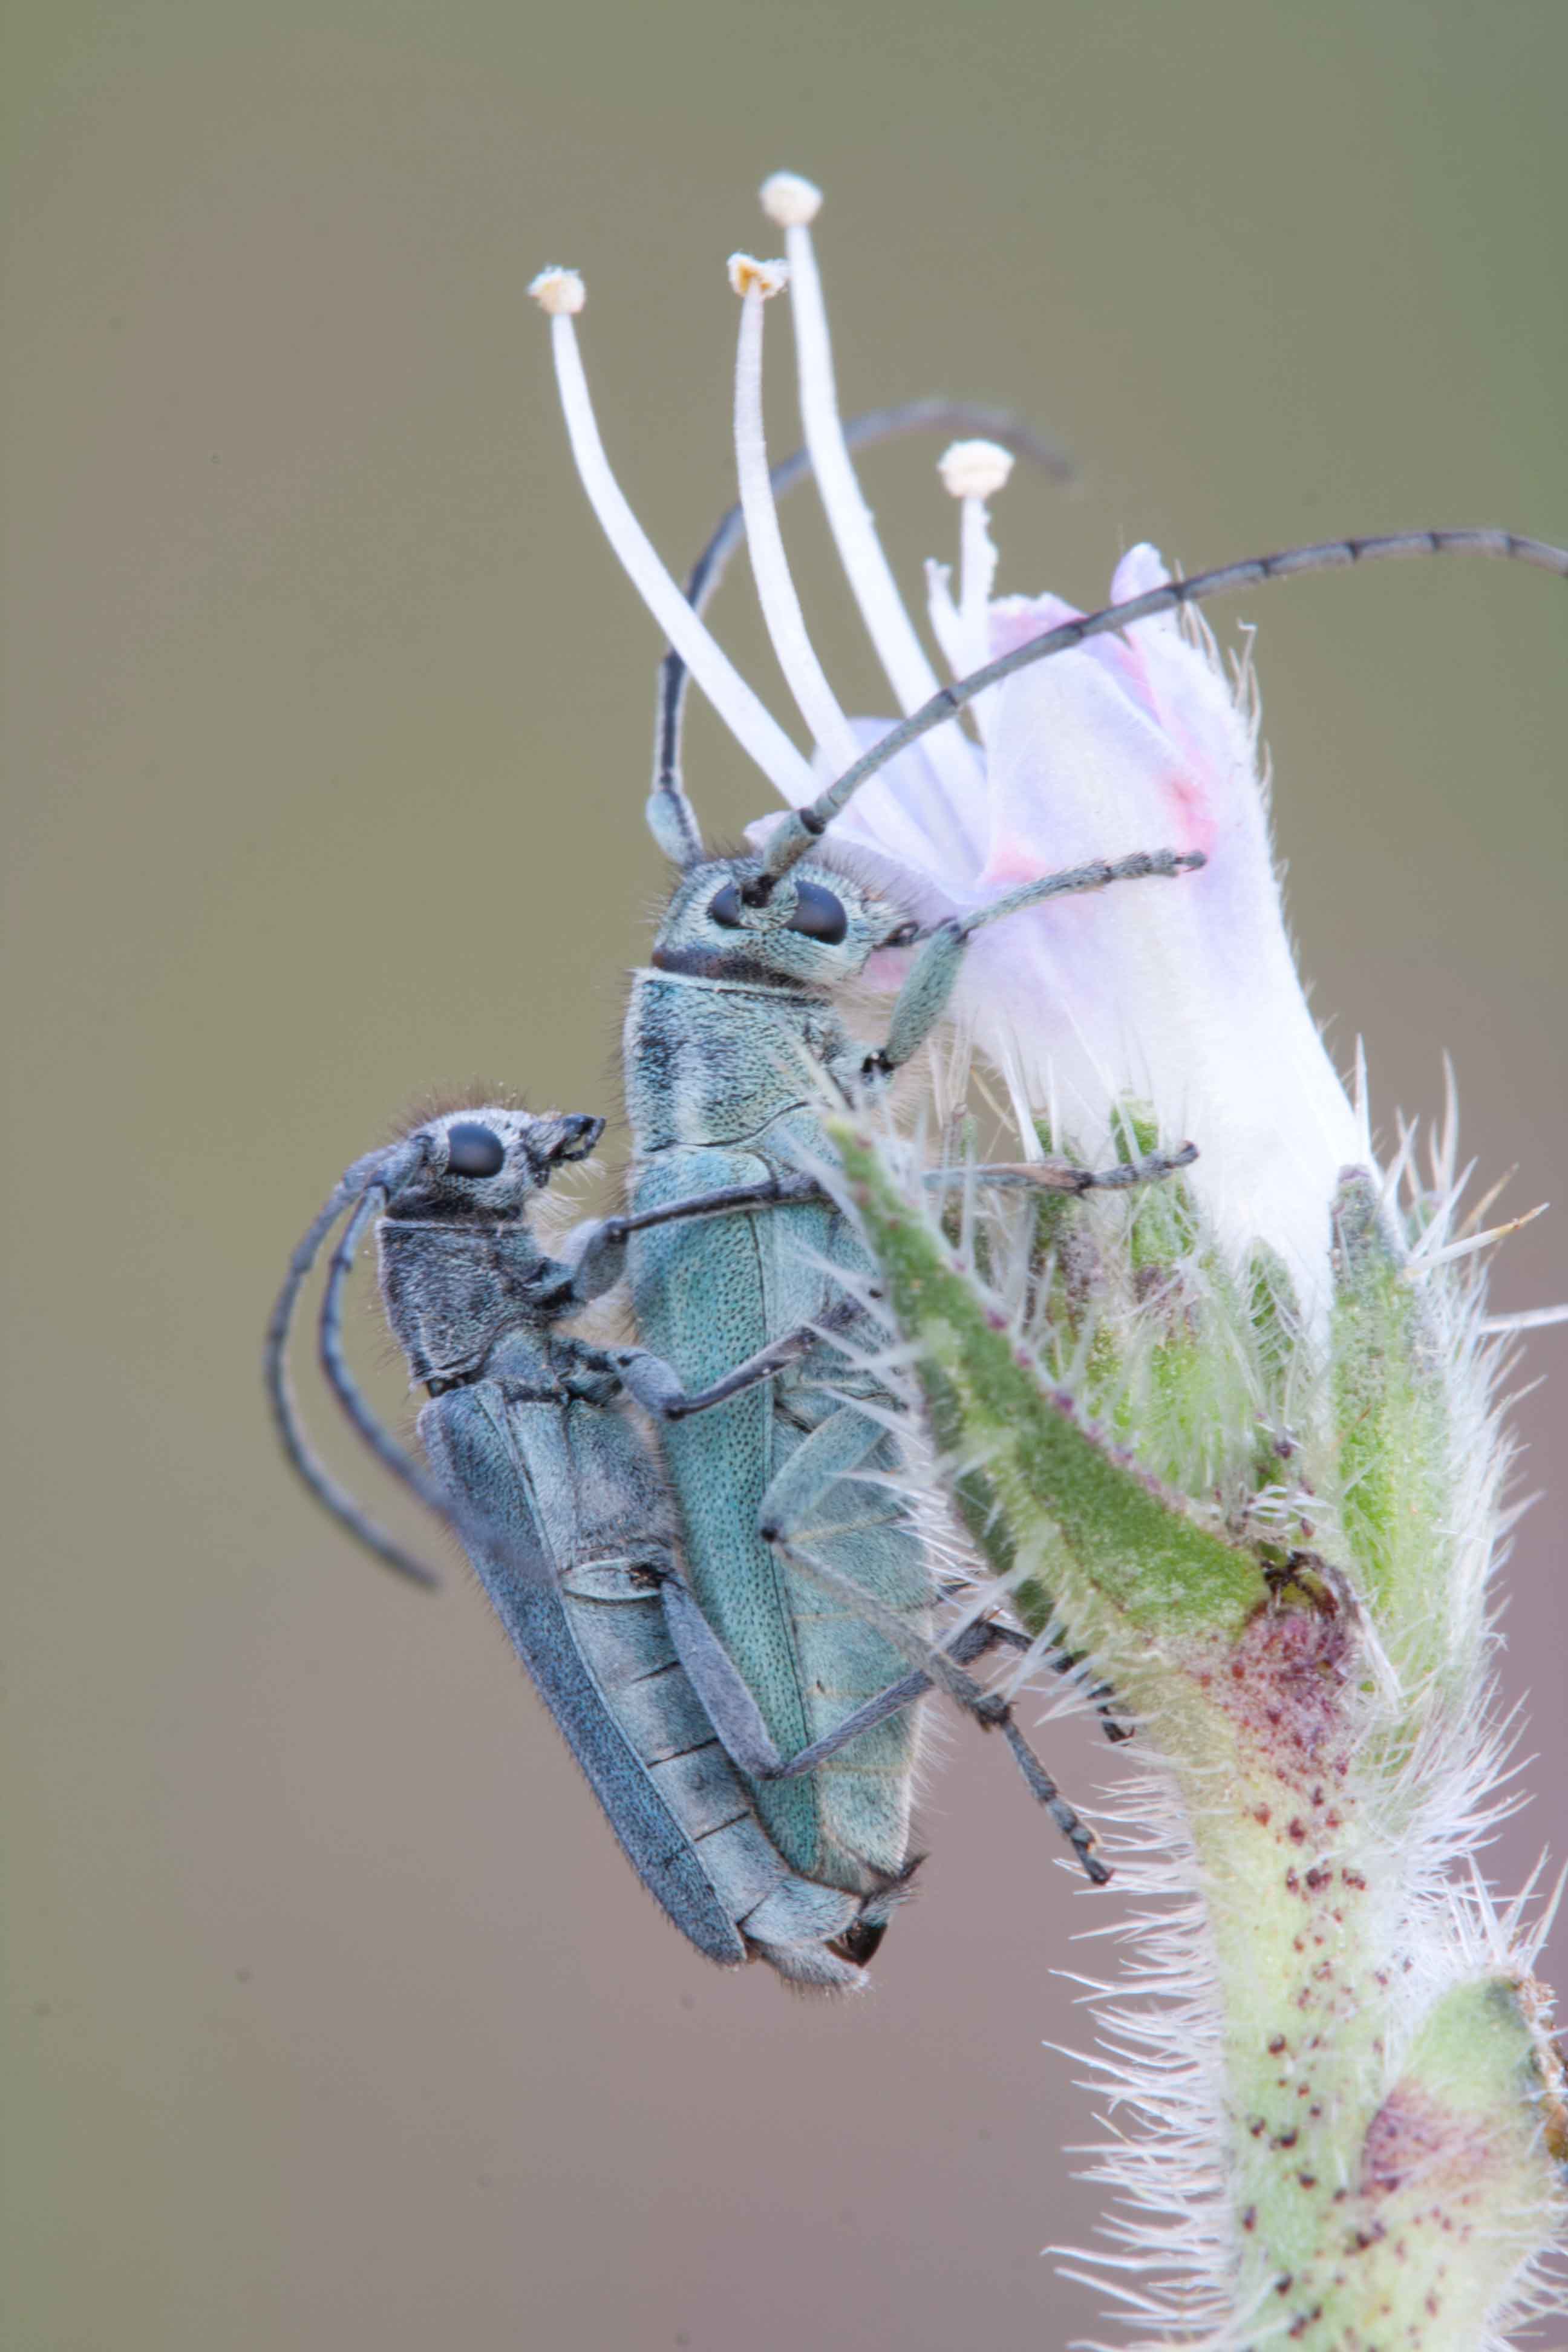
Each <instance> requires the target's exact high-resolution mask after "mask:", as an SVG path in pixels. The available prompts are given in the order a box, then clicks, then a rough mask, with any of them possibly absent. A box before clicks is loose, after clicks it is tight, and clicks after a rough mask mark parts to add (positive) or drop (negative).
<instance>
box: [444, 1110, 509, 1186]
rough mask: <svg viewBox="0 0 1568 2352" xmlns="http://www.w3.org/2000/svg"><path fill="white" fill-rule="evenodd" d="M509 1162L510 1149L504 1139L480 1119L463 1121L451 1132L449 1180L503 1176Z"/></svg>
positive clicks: (461, 1119)
mask: <svg viewBox="0 0 1568 2352" xmlns="http://www.w3.org/2000/svg"><path fill="white" fill-rule="evenodd" d="M505 1160H506V1146H505V1144H504V1143H503V1142H502V1141H501V1139H500V1136H499V1135H497V1134H496V1133H495V1132H494V1130H493V1129H490V1128H488V1127H481V1126H480V1125H479V1120H478V1119H477V1118H460V1119H459V1120H458V1124H457V1126H456V1127H449V1128H448V1129H447V1175H448V1176H499V1175H500V1171H501V1168H502V1166H503V1165H504V1163H505Z"/></svg>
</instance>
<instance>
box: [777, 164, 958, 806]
mask: <svg viewBox="0 0 1568 2352" xmlns="http://www.w3.org/2000/svg"><path fill="white" fill-rule="evenodd" d="M762 201H763V211H764V212H765V213H766V214H767V215H768V218H769V219H770V220H772V221H773V222H775V223H776V224H777V225H778V226H780V227H781V228H782V229H783V230H784V245H785V249H786V251H787V253H788V255H789V270H790V278H789V292H790V309H791V312H792V314H793V316H794V319H795V355H796V360H797V362H798V375H799V383H800V419H801V424H802V426H803V428H804V430H805V446H806V447H807V448H808V449H809V450H810V452H811V463H812V468H813V471H814V472H815V473H816V486H817V488H818V490H819V491H820V492H821V494H822V505H823V511H824V513H825V514H826V517H827V527H828V529H829V530H831V531H832V533H833V540H834V544H835V546H836V547H837V550H838V560H839V562H841V563H842V564H843V566H844V570H845V574H846V576H847V579H848V582H849V585H850V587H851V589H852V590H853V591H854V594H855V601H856V603H857V604H858V605H859V607H860V613H861V617H862V618H863V619H864V621H865V624H866V626H867V629H868V632H869V634H870V638H871V642H872V644H873V645H874V646H876V649H877V656H878V658H879V661H880V662H881V665H882V667H883V668H884V669H885V670H886V672H887V674H888V683H889V686H890V687H891V688H892V689H893V694H894V697H895V698H896V700H897V702H898V705H899V708H900V710H902V711H903V712H904V713H905V715H906V716H908V714H909V713H910V711H912V710H914V709H918V708H919V707H920V706H921V705H922V704H923V703H924V702H925V701H926V700H927V698H929V697H930V696H931V695H932V694H934V693H935V691H936V684H937V680H936V672H935V671H934V670H933V669H932V668H931V664H930V662H929V661H928V660H927V659H926V656H925V648H924V647H923V646H921V641H920V639H919V637H918V636H917V635H916V634H915V628H914V624H913V622H912V621H911V620H910V616H909V614H908V613H906V612H905V610H904V604H903V599H902V597H901V596H900V594H899V589H898V583H897V582H896V581H895V580H894V578H893V573H892V567H891V566H890V564H889V562H888V559H887V557H886V556H885V555H884V554H883V552H882V543H881V541H880V540H879V538H878V537H877V527H876V524H875V523H874V522H873V521H872V520H871V510H870V509H869V507H868V505H867V504H866V501H865V499H863V498H862V496H861V494H860V484H859V482H858V479H857V478H856V473H855V467H854V465H853V463H852V461H851V459H850V456H849V449H848V445H847V442H846V441H845V438H844V427H843V425H842V424H841V422H840V421H839V415H838V394H837V388H836V386H835V384H834V380H833V346H832V343H831V341H830V340H829V337H828V332H827V306H826V302H825V301H824V299H823V294H822V279H821V278H820V277H819V275H818V273H817V268H816V249H815V247H813V244H812V239H811V226H810V225H811V223H812V221H813V220H815V219H816V214H817V210H818V208H819V206H820V205H821V203H822V194H821V191H820V190H819V189H817V188H814V187H813V186H812V184H811V183H810V181H809V180H803V179H800V178H798V177H797V176H796V175H795V173H793V172H775V173H773V177H772V179H770V180H766V181H764V182H763V189H762ZM928 757H929V758H930V760H931V765H932V766H933V767H934V768H935V769H936V770H937V772H938V773H939V774H940V776H941V777H942V782H943V784H944V785H945V786H946V787H947V789H948V790H949V791H950V792H969V791H972V790H973V782H974V772H973V761H971V759H970V755H969V751H968V750H967V747H966V746H965V745H964V743H963V739H962V738H961V737H959V736H958V735H956V734H949V735H947V736H945V737H944V736H941V735H939V736H937V737H936V738H935V739H934V740H933V741H932V742H931V744H930V745H929V746H928Z"/></svg>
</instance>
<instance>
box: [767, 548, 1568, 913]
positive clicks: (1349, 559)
mask: <svg viewBox="0 0 1568 2352" xmlns="http://www.w3.org/2000/svg"><path fill="white" fill-rule="evenodd" d="M1423 555H1489V556H1493V557H1495V558H1497V559H1499V560H1500V561H1502V562H1512V563H1529V564H1531V565H1533V566H1534V568H1535V569H1536V570H1537V571H1541V572H1552V573H1553V574H1555V576H1556V577H1557V578H1558V579H1560V580H1568V548H1564V547H1554V546H1552V542H1551V541H1549V540H1544V539H1524V538H1521V536H1520V535H1519V534H1518V533H1517V532H1515V531H1508V530H1404V531H1394V532H1390V533H1387V534H1385V535H1384V536H1383V537H1381V538H1376V539H1323V540H1316V541H1313V542H1312V543H1311V544H1310V546H1306V547H1288V548H1286V549H1284V550H1283V551H1281V552H1280V553H1279V554H1278V555H1252V556H1248V557H1247V559H1246V560H1245V561H1244V562H1240V563H1224V564H1221V565H1220V566H1219V567H1218V569H1217V570H1215V571H1213V572H1194V574H1193V577H1192V578H1191V579H1190V580H1167V581H1165V582H1163V583H1162V585H1161V586H1160V587H1158V588H1151V589H1149V590H1148V591H1147V592H1146V593H1144V594H1143V595H1142V596H1130V597H1129V598H1128V600H1127V602H1126V603H1125V604H1107V605H1104V606H1103V607H1102V608H1101V609H1100V611H1099V612H1098V613H1085V614H1080V616H1079V618H1078V619H1077V620H1076V621H1063V622H1062V623H1061V624H1060V625H1059V626H1058V627H1057V628H1054V629H1047V630H1046V632H1045V633H1044V635H1041V636H1038V637H1032V638H1031V639H1030V640H1029V642H1028V644H1027V645H1023V646H1015V647H1014V649H1013V651H1012V652H1011V653H1008V654H1003V655H1002V656H1000V657H999V658H998V659H997V660H995V661H994V662H987V663H986V665H985V667H984V669H977V670H974V671H973V672H972V673H971V675H970V676H969V677H961V678H959V679H958V680H957V681H956V682H955V684H953V685H952V686H944V687H942V688H941V689H940V690H939V691H938V692H937V693H936V694H933V695H932V697H931V700H930V701H929V702H927V703H925V704H923V705H922V706H921V709H919V710H916V711H913V712H911V714H910V717H909V718H908V719H905V720H904V721H903V723H902V725H901V726H899V727H895V728H893V729H892V730H890V731H889V733H888V734H886V735H884V736H883V738H882V740H881V741H880V742H879V743H874V744H873V745H872V746H871V749H870V750H869V751H864V752H862V753H861V756H860V757H859V759H858V760H857V761H856V762H855V765H854V766H853V767H852V768H849V769H847V771H846V772H845V773H844V774H843V775H842V776H840V777H839V778H838V779H837V782H835V783H831V784H829V785H828V787H827V790H826V792H825V793H819V794H818V795H817V797H816V800H815V801H814V802H813V803H811V806H810V807H809V808H799V809H796V810H795V811H794V812H793V813H792V814H790V815H788V816H786V817H785V818H784V822H783V824H781V825H779V826H778V828H777V829H776V831H775V832H774V834H773V838H772V840H771V841H770V842H769V844H768V846H767V849H766V851H765V853H764V855H763V869H762V876H761V877H759V878H760V879H762V880H763V881H764V882H765V881H768V880H773V881H777V880H778V878H779V877H780V876H781V875H784V874H787V873H788V872H789V870H790V867H791V866H796V865H798V864H799V863H800V860H801V859H802V858H803V857H805V856H806V854H807V853H808V851H809V850H810V848H811V845H812V844H813V842H815V841H816V840H817V839H818V837H819V836H820V835H822V834H824V833H826V830H827V828H828V826H829V825H830V824H832V822H833V820H834V818H835V817H836V816H837V814H838V813H839V811H840V810H841V809H842V808H843V807H844V806H845V805H846V803H847V802H848V801H850V800H852V799H853V797H854V795H855V794H856V793H858V791H859V789H860V787H861V785H862V784H863V783H866V782H868V781H869V779H870V778H871V777H872V776H874V775H875V774H876V773H877V772H878V770H879V768H884V767H886V766H887V763H888V761H889V760H892V759H896V758H897V757H898V755H899V753H900V751H906V750H907V749H908V748H909V746H910V744H911V743H918V742H919V740H920V739H921V736H922V735H925V734H929V733H930V731H931V729H932V728H933V727H940V726H941V725H942V721H943V720H944V719H951V718H952V716H953V714H954V713H955V712H956V711H960V710H963V709H964V708H965V707H966V705H967V704H969V703H971V702H973V700H974V698H975V697H976V696H977V695H980V694H984V692H985V690H986V688H988V687H992V686H999V685H1000V684H1001V682H1002V680H1003V679H1004V678H1005V677H1012V675H1013V673H1014V671H1015V670H1020V669H1027V668H1028V667H1030V665H1031V664H1032V663H1034V662H1037V661H1045V660H1047V659H1048V657H1049V656H1051V655H1052V654H1065V653H1070V652H1071V650H1072V648H1073V647H1074V646H1081V645H1083V644H1084V643H1085V642H1086V640H1087V639H1089V637H1103V636H1107V635H1110V633H1111V632H1112V631H1113V630H1117V629H1125V628H1128V627H1130V626H1131V624H1132V623H1133V622H1134V621H1147V620H1151V619H1152V618H1153V616H1154V615H1155V614H1157V613H1171V612H1175V611H1178V610H1179V609H1180V608H1181V607H1182V606H1183V605H1186V604H1206V603H1207V601H1208V600H1209V598H1210V597H1213V596H1226V595H1230V594H1232V593H1234V592H1235V591H1236V590H1237V589H1238V588H1256V587H1261V586H1262V584H1263V583H1264V582H1265V581H1267V580H1291V579H1294V578H1296V577H1297V576H1298V575H1299V574H1300V573H1302V572H1342V571H1344V570H1345V569H1346V568H1347V567H1348V566H1349V565H1351V564H1352V563H1378V562H1394V561H1398V560H1399V559H1402V558H1403V559H1406V560H1408V559H1410V558H1414V557H1416V556H1423Z"/></svg>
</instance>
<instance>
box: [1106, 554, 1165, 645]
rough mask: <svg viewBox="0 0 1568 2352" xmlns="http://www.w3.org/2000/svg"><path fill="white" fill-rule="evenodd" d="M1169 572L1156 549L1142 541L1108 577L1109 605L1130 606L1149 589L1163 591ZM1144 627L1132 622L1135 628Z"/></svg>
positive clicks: (1140, 623)
mask: <svg viewBox="0 0 1568 2352" xmlns="http://www.w3.org/2000/svg"><path fill="white" fill-rule="evenodd" d="M1170 577H1171V574H1170V570H1169V568H1168V566H1167V565H1166V562H1165V559H1164V557H1163V555H1162V554H1161V552H1160V551H1159V549H1158V548H1157V547H1152V546H1151V545H1150V543H1149V541H1147V540H1146V539H1143V540H1140V541H1139V542H1138V544H1137V546H1136V547H1130V548H1129V549H1128V551H1127V552H1126V554H1125V555H1124V556H1123V557H1122V559H1121V562H1120V563H1119V564H1118V565H1117V567H1116V569H1115V571H1114V572H1112V573H1111V575H1110V601H1111V603H1112V604H1131V602H1132V599H1133V597H1134V596H1146V595H1147V594H1148V593H1149V591H1150V589H1151V588H1163V587H1164V585H1165V583H1166V582H1167V581H1168V580H1169V579H1170ZM1145 625H1146V624H1144V623H1142V622H1134V623H1133V626H1134V627H1135V628H1142V627H1143V626H1145Z"/></svg>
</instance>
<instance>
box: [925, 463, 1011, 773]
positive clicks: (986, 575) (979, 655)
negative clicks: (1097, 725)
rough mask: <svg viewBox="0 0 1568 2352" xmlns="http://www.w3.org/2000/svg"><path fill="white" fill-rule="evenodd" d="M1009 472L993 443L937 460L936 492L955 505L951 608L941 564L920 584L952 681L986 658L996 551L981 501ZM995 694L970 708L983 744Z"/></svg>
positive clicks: (988, 655) (980, 666) (949, 590)
mask: <svg viewBox="0 0 1568 2352" xmlns="http://www.w3.org/2000/svg"><path fill="white" fill-rule="evenodd" d="M1012 470H1013V454H1012V451H1011V450H1009V449H1004V448H1003V447H1002V446H1001V444H1000V443H999V442H996V441H954V442H953V443H952V446H951V447H949V448H948V449H946V450H944V451H943V453H942V456H941V457H939V458H938V459H937V471H938V473H939V474H940V475H941V476H942V488H943V489H945V490H946V491H947V493H948V495H949V497H950V498H954V499H958V501H959V533H958V549H959V568H958V580H959V590H958V600H957V603H956V604H954V602H953V597H952V588H951V586H950V583H949V573H948V570H947V567H946V565H945V564H942V565H937V564H928V565H927V567H926V578H927V583H928V596H929V603H930V610H931V627H932V630H933V631H934V633H935V635H936V638H937V642H938V643H939V645H940V646H942V652H943V654H944V656H946V658H947V661H948V664H949V667H951V669H952V674H953V676H954V677H966V676H967V675H968V673H969V672H970V671H971V670H976V669H983V668H984V666H985V664H986V663H987V662H988V661H989V660H990V658H991V620H990V607H991V593H992V590H993V589H994V586H995V584H996V547H995V542H994V540H993V539H992V536H991V522H990V515H989V512H988V509H987V501H988V500H989V499H991V498H993V497H994V495H995V493H996V491H998V490H999V489H1001V488H1002V487H1003V485H1004V484H1005V481H1006V479H1007V477H1008V475H1009V474H1010V473H1011V472H1012ZM996 699H997V695H996V689H994V688H993V690H992V691H991V692H990V693H989V694H983V695H981V696H980V697H979V699H978V701H977V702H976V703H975V704H974V705H973V717H974V720H975V723H976V725H977V726H978V728H979V730H980V736H981V740H982V741H983V742H984V743H986V744H989V742H990V739H991V727H990V722H991V720H992V719H993V718H994V714H995V709H996Z"/></svg>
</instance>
